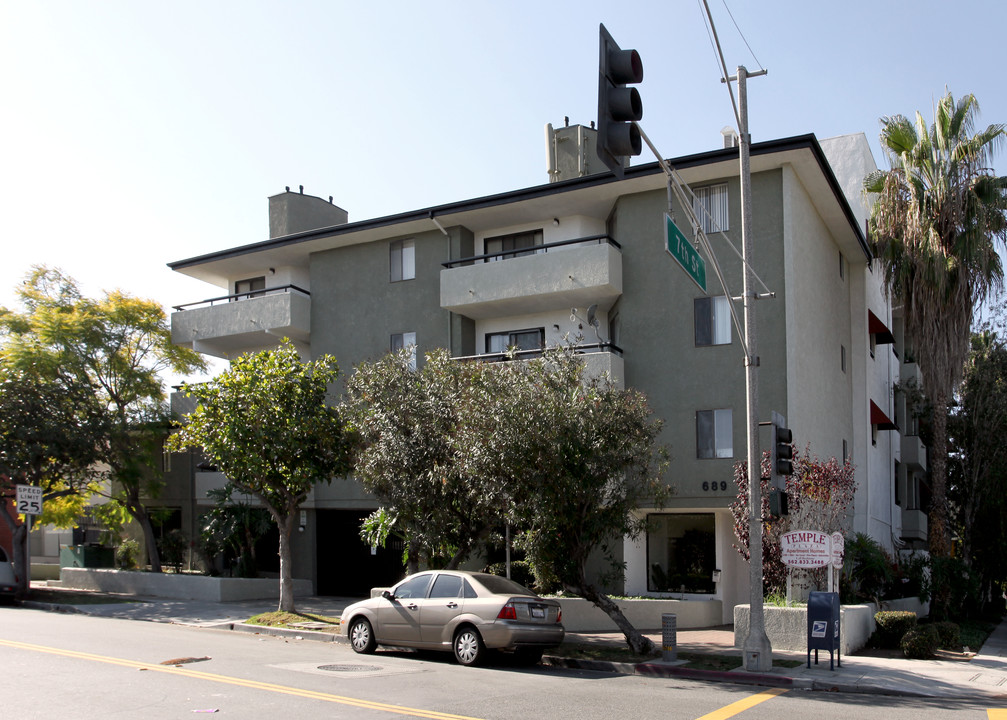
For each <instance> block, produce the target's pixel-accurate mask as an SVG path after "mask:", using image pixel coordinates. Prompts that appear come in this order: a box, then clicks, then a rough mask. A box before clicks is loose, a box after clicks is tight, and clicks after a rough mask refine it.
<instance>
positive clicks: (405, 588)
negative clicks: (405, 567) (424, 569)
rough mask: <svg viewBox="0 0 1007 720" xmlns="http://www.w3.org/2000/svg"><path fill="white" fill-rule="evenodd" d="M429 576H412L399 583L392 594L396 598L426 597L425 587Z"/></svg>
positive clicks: (428, 582)
mask: <svg viewBox="0 0 1007 720" xmlns="http://www.w3.org/2000/svg"><path fill="white" fill-rule="evenodd" d="M429 584H430V575H413V576H412V577H411V578H409V579H408V580H403V581H402V582H401V583H399V584H398V585H397V586H396V587H395V588H394V589H393V590H392V592H394V593H395V597H397V598H424V597H426V596H427V585H429Z"/></svg>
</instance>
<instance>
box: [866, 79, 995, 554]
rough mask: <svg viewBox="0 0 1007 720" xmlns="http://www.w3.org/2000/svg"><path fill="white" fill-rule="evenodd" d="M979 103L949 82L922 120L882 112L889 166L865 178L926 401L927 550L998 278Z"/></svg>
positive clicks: (882, 257) (934, 548)
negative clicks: (956, 402)
mask: <svg viewBox="0 0 1007 720" xmlns="http://www.w3.org/2000/svg"><path fill="white" fill-rule="evenodd" d="M978 111H979V105H978V103H977V102H976V99H975V97H974V96H972V95H966V96H964V97H962V98H961V99H960V100H959V101H958V102H955V100H954V98H953V97H952V96H951V93H950V92H948V93H947V94H946V95H945V96H944V97H942V98H941V99H940V101H939V102H938V104H937V107H936V108H935V109H934V123H933V126H932V127H927V124H926V121H925V120H924V119H923V116H922V115H921V114H920V113H919V112H917V113H916V123H915V126H914V124H913V123H911V122H910V121H909V120H908V119H907V118H906V117H904V116H902V115H895V116H893V117H885V118H882V119H881V143H882V146H883V148H884V150H885V152H886V154H887V155H888V160H889V165H890V166H891V169H890V170H887V171H876V172H874V173H871V174H870V175H869V176H868V177H867V178H866V179H865V181H864V186H865V188H866V190H867V192H869V193H876V196H875V203H874V206H873V209H872V211H871V221H870V229H871V235H872V238H873V242H874V248H875V254H876V256H877V259H878V264H879V267H880V269H881V272H882V275H883V278H884V287H885V292H886V293H887V294H888V296H889V297H890V298H892V300H893V302H895V303H900V304H901V305H902V313H903V317H904V319H905V329H906V333H907V334H908V335H909V336H911V337H912V338H913V341H914V346H915V348H916V360H917V362H919V365H920V372H921V373H922V375H923V383H924V391H925V392H926V394H927V396H928V397H929V399H930V400H931V402H932V403H933V407H934V419H933V448H932V451H933V452H932V454H931V463H930V464H931V468H930V479H931V498H932V501H931V508H930V515H929V520H930V522H929V525H930V551H931V553H932V554H933V555H937V556H947V555H949V554H950V540H949V537H948V508H947V445H948V442H947V407H948V402H949V401H950V400H951V399H952V398H953V394H954V391H955V388H956V387H957V385H958V382H959V381H960V380H961V377H962V369H963V367H964V364H965V361H966V359H967V358H968V355H969V339H970V331H971V327H972V314H973V310H974V309H975V307H976V306H977V305H980V304H982V302H983V301H984V300H985V299H986V297H987V296H988V295H989V294H990V293H992V292H999V291H1000V290H1001V289H1002V288H1003V267H1002V266H1001V262H1000V256H999V255H998V253H997V242H996V241H997V240H999V241H1000V242H1007V216H1005V212H1007V192H1005V190H1007V178H1004V177H996V176H995V174H994V173H993V171H992V169H991V164H992V157H993V154H994V152H995V151H996V150H997V148H999V146H1000V145H1001V143H1002V142H1003V141H1004V138H1005V126H1004V125H990V126H989V127H988V128H986V129H985V130H983V131H982V132H979V133H976V134H972V133H973V127H974V123H975V119H976V115H977V114H978Z"/></svg>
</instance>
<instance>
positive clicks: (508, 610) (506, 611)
mask: <svg viewBox="0 0 1007 720" xmlns="http://www.w3.org/2000/svg"><path fill="white" fill-rule="evenodd" d="M497 620H517V609H516V608H515V607H514V604H513V603H507V604H506V605H504V606H503V607H502V608H500V612H498V613H497Z"/></svg>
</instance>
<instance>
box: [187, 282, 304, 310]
mask: <svg viewBox="0 0 1007 720" xmlns="http://www.w3.org/2000/svg"><path fill="white" fill-rule="evenodd" d="M281 293H299V294H301V295H304V296H306V297H311V293H309V292H308V291H307V290H305V289H304V288H300V287H297V286H296V285H280V286H279V287H272V288H265V289H263V290H249V291H248V292H240V293H234V294H233V295H221V296H220V297H215V298H210V299H208V300H197V301H196V302H191V303H186V304H184V305H174V306H173V307H172V309H173V310H175V311H176V312H182V311H183V310H191V309H192V308H200V307H213V305H214V303H221V302H240V301H241V300H249V299H251V298H257V297H265V296H266V295H279V294H281Z"/></svg>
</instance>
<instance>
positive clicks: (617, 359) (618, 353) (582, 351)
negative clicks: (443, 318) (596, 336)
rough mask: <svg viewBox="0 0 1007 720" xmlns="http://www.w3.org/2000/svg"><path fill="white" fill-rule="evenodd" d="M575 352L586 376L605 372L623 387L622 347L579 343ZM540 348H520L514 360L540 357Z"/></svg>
mask: <svg viewBox="0 0 1007 720" xmlns="http://www.w3.org/2000/svg"><path fill="white" fill-rule="evenodd" d="M577 354H578V355H580V356H582V357H583V359H584V372H585V374H586V375H587V376H588V377H601V376H602V375H603V374H607V375H608V376H609V378H611V380H612V384H613V385H615V386H616V387H620V388H622V387H625V382H624V379H625V367H626V366H625V361H624V360H623V357H622V349H621V348H619V347H618V346H616V345H613V344H612V343H600V344H598V343H592V344H590V345H579V346H578V347H577ZM541 355H542V351H541V350H520V351H518V352H516V353H514V356H513V357H514V359H516V360H530V359H533V358H537V357H541ZM453 359H454V360H461V361H469V362H506V361H507V360H508V359H509V356H508V355H506V354H505V353H484V354H482V355H467V356H464V357H456V358H453Z"/></svg>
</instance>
